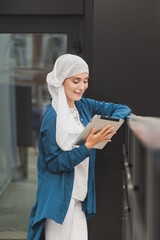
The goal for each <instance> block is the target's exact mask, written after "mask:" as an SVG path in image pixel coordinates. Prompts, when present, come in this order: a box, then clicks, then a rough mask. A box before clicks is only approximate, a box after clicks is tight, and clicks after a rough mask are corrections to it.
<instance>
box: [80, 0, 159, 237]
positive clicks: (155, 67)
mask: <svg viewBox="0 0 160 240" xmlns="http://www.w3.org/2000/svg"><path fill="white" fill-rule="evenodd" d="M86 2H87V3H86V7H87V6H88V3H90V8H92V9H93V15H92V16H90V28H88V29H86V32H85V35H86V44H87V45H88V46H89V43H90V44H91V46H92V51H91V52H90V57H88V55H86V56H87V59H88V60H89V64H91V69H92V72H91V78H90V82H89V84H90V90H89V91H88V94H89V96H90V97H92V98H94V99H98V100H106V101H110V102H115V103H122V104H127V105H129V106H130V107H131V108H132V111H133V112H134V113H135V114H137V115H151V116H160V108H159V89H160V84H159V79H160V70H159V69H160V68H159V67H160V57H159V56H160V44H159V42H160V28H159V22H160V14H159V9H160V2H159V1H157V0H153V1H149V0H140V1H127V0H122V1H118V0H107V1H105V0H94V1H93V2H91V1H90V0H86ZM88 9H89V8H88ZM86 10H87V8H86ZM87 11H88V10H87ZM85 14H86V15H85V21H86V24H88V15H87V12H85ZM86 26H87V25H86ZM92 27H93V29H92ZM91 29H92V35H91V34H90V31H91ZM89 34H90V35H89ZM91 46H89V50H90V48H91ZM86 51H87V49H86ZM123 141H124V139H123V130H122V129H121V133H119V135H117V136H115V137H114V141H113V142H112V143H111V144H110V145H109V146H107V147H106V148H105V149H104V150H103V151H97V160H96V192H97V214H96V216H95V217H94V218H93V219H91V220H90V221H89V236H90V238H89V239H92V240H94V239H110V240H117V239H119V240H120V239H121V236H122V229H121V227H122V226H121V224H122V220H121V218H122V213H121V204H122V191H121V185H122V175H121V174H122V143H123Z"/></svg>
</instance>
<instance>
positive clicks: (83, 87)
mask: <svg viewBox="0 0 160 240" xmlns="http://www.w3.org/2000/svg"><path fill="white" fill-rule="evenodd" d="M79 89H82V90H84V89H85V83H84V82H80V84H79Z"/></svg>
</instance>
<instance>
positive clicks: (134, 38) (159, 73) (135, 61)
mask: <svg viewBox="0 0 160 240" xmlns="http://www.w3.org/2000/svg"><path fill="white" fill-rule="evenodd" d="M159 9H160V2H159V1H157V0H153V1H149V0H141V1H127V0H122V1H118V0H114V1H113V0H107V1H103V0H95V1H94V37H93V42H94V46H93V78H94V79H93V83H92V84H93V88H92V95H93V97H94V96H95V97H96V98H98V99H102V98H103V99H105V100H107V101H114V102H115V101H116V102H121V103H126V104H128V105H129V106H131V108H132V110H133V112H134V113H135V114H138V115H154V116H160V110H159V89H160V84H159V79H160V70H159V66H160V58H159V56H160V45H159V42H160V28H159V22H160V14H159Z"/></svg>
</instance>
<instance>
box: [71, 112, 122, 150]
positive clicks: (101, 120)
mask: <svg viewBox="0 0 160 240" xmlns="http://www.w3.org/2000/svg"><path fill="white" fill-rule="evenodd" d="M123 122H124V120H123V119H117V118H111V117H106V116H101V115H94V117H93V118H92V119H91V121H90V122H89V123H88V125H87V126H86V127H85V129H84V130H83V131H82V132H81V133H80V135H79V136H78V137H77V139H76V140H75V141H74V143H73V145H82V144H84V143H85V142H86V139H87V137H88V135H89V133H90V131H91V130H92V128H93V127H95V129H96V132H98V131H99V130H101V129H102V128H103V127H104V126H105V125H107V124H109V125H110V126H113V127H114V129H113V131H117V130H118V129H119V128H120V127H121V125H122V124H123ZM111 137H112V136H111ZM111 137H110V138H111ZM106 144H107V142H101V143H98V144H96V145H95V146H94V147H93V148H96V149H102V148H104V146H105V145H106Z"/></svg>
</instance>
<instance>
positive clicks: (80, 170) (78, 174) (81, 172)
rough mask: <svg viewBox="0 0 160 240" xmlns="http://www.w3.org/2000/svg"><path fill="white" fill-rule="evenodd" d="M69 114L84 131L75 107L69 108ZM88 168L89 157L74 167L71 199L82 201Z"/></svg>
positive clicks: (85, 191)
mask: <svg viewBox="0 0 160 240" xmlns="http://www.w3.org/2000/svg"><path fill="white" fill-rule="evenodd" d="M70 110H71V113H72V114H73V116H74V119H75V121H76V123H77V124H78V126H81V127H82V130H83V129H84V126H83V124H82V123H81V121H80V120H79V113H78V110H77V108H76V107H74V108H70ZM88 167H89V157H87V158H86V159H84V160H83V161H82V162H81V163H80V164H78V165H77V166H76V167H75V177H74V185H73V192H72V197H74V198H76V199H78V200H80V201H84V199H85V197H86V195H87V191H88Z"/></svg>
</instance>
